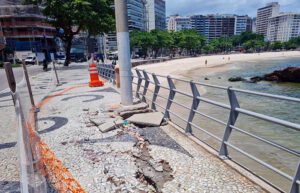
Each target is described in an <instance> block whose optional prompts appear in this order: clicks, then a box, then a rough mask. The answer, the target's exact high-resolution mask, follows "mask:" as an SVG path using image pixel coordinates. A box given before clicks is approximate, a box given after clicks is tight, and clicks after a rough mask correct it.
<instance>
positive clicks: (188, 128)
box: [185, 81, 200, 133]
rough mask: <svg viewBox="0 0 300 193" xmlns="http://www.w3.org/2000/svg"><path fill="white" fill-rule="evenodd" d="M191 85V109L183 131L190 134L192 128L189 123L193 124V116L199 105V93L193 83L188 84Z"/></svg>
mask: <svg viewBox="0 0 300 193" xmlns="http://www.w3.org/2000/svg"><path fill="white" fill-rule="evenodd" d="M190 85H191V89H192V93H193V104H192V107H191V111H190V115H189V119H188V123H187V126H186V129H185V132H186V133H192V132H193V131H192V126H191V122H193V119H194V116H195V114H196V113H195V111H196V110H197V109H198V106H199V103H200V99H199V97H200V93H199V91H198V88H197V86H196V85H195V83H194V81H191V82H190Z"/></svg>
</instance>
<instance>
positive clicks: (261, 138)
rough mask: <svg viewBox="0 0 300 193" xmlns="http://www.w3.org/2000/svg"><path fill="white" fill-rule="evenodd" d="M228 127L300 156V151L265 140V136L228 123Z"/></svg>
mask: <svg viewBox="0 0 300 193" xmlns="http://www.w3.org/2000/svg"><path fill="white" fill-rule="evenodd" d="M230 127H231V128H232V129H235V130H237V131H239V132H241V133H244V134H246V135H248V136H250V137H253V138H255V139H258V140H259V141H262V142H265V143H267V144H269V145H272V146H274V147H277V148H278V149H281V150H284V151H286V152H288V153H290V154H292V155H295V156H298V157H300V152H297V151H294V150H291V149H289V148H287V147H284V146H282V145H280V144H277V143H274V142H272V141H270V140H267V139H265V138H263V137H259V136H256V135H254V134H252V133H249V132H247V131H244V130H242V129H240V128H238V127H235V126H232V125H230Z"/></svg>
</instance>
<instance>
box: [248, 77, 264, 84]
mask: <svg viewBox="0 0 300 193" xmlns="http://www.w3.org/2000/svg"><path fill="white" fill-rule="evenodd" d="M250 80H251V82H252V83H256V82H259V81H262V80H263V77H261V76H255V77H252V78H250Z"/></svg>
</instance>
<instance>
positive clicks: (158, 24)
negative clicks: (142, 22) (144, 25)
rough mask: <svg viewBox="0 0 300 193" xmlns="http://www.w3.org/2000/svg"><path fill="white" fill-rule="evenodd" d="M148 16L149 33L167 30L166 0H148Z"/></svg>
mask: <svg viewBox="0 0 300 193" xmlns="http://www.w3.org/2000/svg"><path fill="white" fill-rule="evenodd" d="M146 12H147V13H146V14H147V21H148V31H151V30H153V29H159V30H165V29H166V2H165V0H146Z"/></svg>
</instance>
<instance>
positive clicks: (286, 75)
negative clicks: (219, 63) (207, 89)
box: [228, 67, 300, 83]
mask: <svg viewBox="0 0 300 193" xmlns="http://www.w3.org/2000/svg"><path fill="white" fill-rule="evenodd" d="M263 80H264V81H273V82H295V83H300V67H288V68H286V69H284V70H276V71H274V72H272V73H270V74H266V75H264V76H255V77H252V78H250V79H246V78H243V77H240V76H238V77H231V78H229V79H228V81H229V82H239V81H243V82H249V83H256V82H259V81H263Z"/></svg>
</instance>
